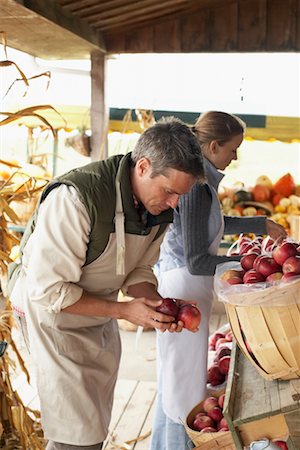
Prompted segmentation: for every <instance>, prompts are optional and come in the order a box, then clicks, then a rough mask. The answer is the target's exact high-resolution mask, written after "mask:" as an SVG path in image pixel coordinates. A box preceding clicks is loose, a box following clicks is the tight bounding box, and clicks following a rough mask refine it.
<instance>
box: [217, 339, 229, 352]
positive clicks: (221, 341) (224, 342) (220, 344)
mask: <svg viewBox="0 0 300 450" xmlns="http://www.w3.org/2000/svg"><path fill="white" fill-rule="evenodd" d="M229 345H230V344H229V341H227V339H226V338H225V337H223V338H219V339H218V340H217V342H216V345H215V348H216V350H218V348H219V347H226V346H227V347H229Z"/></svg>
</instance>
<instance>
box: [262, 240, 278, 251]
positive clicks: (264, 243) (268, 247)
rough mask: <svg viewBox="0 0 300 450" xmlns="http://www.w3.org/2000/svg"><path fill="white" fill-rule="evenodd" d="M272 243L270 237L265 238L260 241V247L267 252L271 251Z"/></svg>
mask: <svg viewBox="0 0 300 450" xmlns="http://www.w3.org/2000/svg"><path fill="white" fill-rule="evenodd" d="M274 242H275V241H274V239H272V238H271V237H270V236H267V237H265V238H264V239H263V240H262V243H261V247H262V248H263V249H264V250H266V251H267V252H268V251H271V249H272V246H273V245H274Z"/></svg>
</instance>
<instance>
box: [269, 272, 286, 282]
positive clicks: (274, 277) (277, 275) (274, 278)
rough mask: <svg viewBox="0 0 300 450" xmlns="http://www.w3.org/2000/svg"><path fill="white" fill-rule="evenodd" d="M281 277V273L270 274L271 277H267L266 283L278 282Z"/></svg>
mask: <svg viewBox="0 0 300 450" xmlns="http://www.w3.org/2000/svg"><path fill="white" fill-rule="evenodd" d="M282 275H283V273H282V272H274V273H271V275H269V276H267V278H266V281H269V282H270V283H273V282H274V281H279V280H281V278H282Z"/></svg>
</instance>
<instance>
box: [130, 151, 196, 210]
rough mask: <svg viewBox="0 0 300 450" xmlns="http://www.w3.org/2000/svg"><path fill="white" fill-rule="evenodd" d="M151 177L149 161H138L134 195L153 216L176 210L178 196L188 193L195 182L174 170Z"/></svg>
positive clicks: (183, 173)
mask: <svg viewBox="0 0 300 450" xmlns="http://www.w3.org/2000/svg"><path fill="white" fill-rule="evenodd" d="M151 175H152V166H151V163H150V161H149V160H148V159H147V158H142V159H140V160H139V161H138V162H137V164H136V167H135V182H134V183H133V188H134V194H135V195H136V197H137V199H138V200H139V201H140V202H142V203H143V205H144V206H145V208H146V209H147V211H149V212H150V213H151V214H153V215H158V214H160V213H161V212H163V211H165V210H167V209H169V208H176V206H177V204H178V201H179V196H180V195H182V194H186V193H187V192H189V191H190V189H191V188H192V186H193V185H194V183H195V181H196V180H195V178H194V177H193V176H192V175H190V174H187V173H185V172H181V171H179V170H175V169H169V170H168V172H167V173H166V175H157V176H156V177H154V178H151Z"/></svg>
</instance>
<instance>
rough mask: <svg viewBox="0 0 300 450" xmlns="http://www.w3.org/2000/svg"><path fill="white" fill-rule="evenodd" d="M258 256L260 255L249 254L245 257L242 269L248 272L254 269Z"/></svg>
mask: <svg viewBox="0 0 300 450" xmlns="http://www.w3.org/2000/svg"><path fill="white" fill-rule="evenodd" d="M258 255H259V253H258V254H256V253H248V254H247V255H245V256H243V257H242V258H241V261H240V263H241V266H242V268H243V269H244V270H246V271H247V270H250V269H252V267H253V263H254V261H255V260H256V258H257V256H258Z"/></svg>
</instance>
